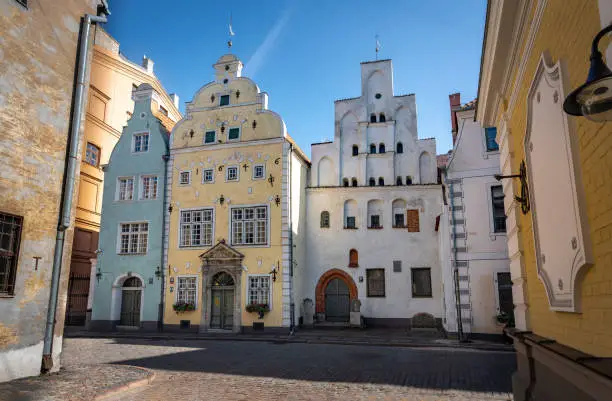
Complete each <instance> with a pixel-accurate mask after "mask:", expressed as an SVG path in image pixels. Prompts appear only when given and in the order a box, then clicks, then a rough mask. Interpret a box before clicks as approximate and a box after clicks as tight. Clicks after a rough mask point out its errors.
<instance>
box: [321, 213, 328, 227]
mask: <svg viewBox="0 0 612 401" xmlns="http://www.w3.org/2000/svg"><path fill="white" fill-rule="evenodd" d="M321 228H329V212H328V211H327V210H324V211H322V212H321Z"/></svg>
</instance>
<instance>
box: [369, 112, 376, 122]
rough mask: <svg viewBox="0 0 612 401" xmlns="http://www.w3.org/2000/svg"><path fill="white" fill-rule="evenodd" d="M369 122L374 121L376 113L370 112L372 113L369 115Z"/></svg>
mask: <svg viewBox="0 0 612 401" xmlns="http://www.w3.org/2000/svg"><path fill="white" fill-rule="evenodd" d="M370 122H371V123H375V122H376V114H374V113H372V114H371V115H370Z"/></svg>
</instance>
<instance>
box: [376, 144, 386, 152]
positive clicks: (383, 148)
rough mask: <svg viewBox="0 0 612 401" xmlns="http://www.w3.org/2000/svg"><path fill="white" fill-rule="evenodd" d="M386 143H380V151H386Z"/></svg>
mask: <svg viewBox="0 0 612 401" xmlns="http://www.w3.org/2000/svg"><path fill="white" fill-rule="evenodd" d="M385 152H386V150H385V144H384V143H381V144H380V145H378V153H385Z"/></svg>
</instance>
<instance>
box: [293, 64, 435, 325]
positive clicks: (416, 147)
mask: <svg viewBox="0 0 612 401" xmlns="http://www.w3.org/2000/svg"><path fill="white" fill-rule="evenodd" d="M361 83H362V85H361V96H360V97H357V98H352V99H344V100H338V101H336V102H335V135H334V140H333V142H327V143H320V144H314V145H313V146H312V167H311V170H310V182H309V184H310V185H309V187H308V188H307V189H306V247H307V250H308V252H307V254H306V267H305V269H304V270H303V271H302V272H301V274H302V290H301V296H302V299H300V300H296V301H297V302H299V303H302V302H303V300H304V299H307V298H309V299H311V300H313V301H314V302H315V306H316V315H317V318H318V320H319V321H323V320H329V317H330V316H329V315H330V314H329V311H327V312H328V313H326V308H328V306H326V302H328V299H327V298H326V295H325V294H326V292H325V291H326V286H327V285H329V280H330V279H333V278H340V279H341V280H342V281H343V282H346V284H347V285H348V287H349V290H350V299H351V300H353V299H358V300H359V301H361V314H362V317H364V318H365V321H366V323H368V324H377V325H386V326H390V325H394V326H398V325H399V326H403V325H406V326H407V325H410V323H411V319H412V318H413V317H414V315H416V314H419V313H426V314H428V315H427V316H426V320H427V319H429V320H428V321H431V322H433V321H434V319H432V317H433V318H435V319H439V320H441V319H442V317H443V301H442V286H441V280H442V277H441V272H440V263H439V250H438V239H437V234H436V232H435V228H436V217H437V216H439V215H440V213H441V212H442V191H441V186H440V185H438V184H437V166H436V144H435V140H434V139H418V136H417V124H416V121H417V120H416V104H415V97H414V95H406V96H394V95H393V68H392V64H391V60H381V61H375V62H367V63H362V64H361ZM372 184H373V186H372ZM407 184H408V185H407ZM323 212H328V213H329V226H328V227H326V224H325V223H324V222H322V220H324V218H323V219H322V213H323ZM396 214H397V215H400V216H403V217H400V218H401V219H402V220H403V224H395V223H396V222H397V220H396V218H397V217H396V216H395V215H396ZM372 216H378V217H377V218H376V220H377V221H376V220H375V221H373V220H372ZM415 216H417V217H416V219H417V225H418V227H417V228H418V231H414V228H415V227H414V226H412V230H411V231H409V227H408V226H409V225H410V224H409V222H410V221H412V222H414V219H415ZM348 218H354V219H348ZM411 219H412V220H411ZM349 220H350V221H349ZM353 221H354V228H352V227H351V226H352V225H353ZM322 225H323V227H322ZM397 225H399V226H397ZM347 226H348V227H347ZM351 250H355V251H357V254H358V262H357V263H353V265H354V266H351V267H349V264H350V262H351V261H350V260H349V254H350V252H351ZM415 268H428V269H430V270H429V273H430V277H431V278H430V282H431V294H427V295H425V296H423V295H421V296H413V291H412V288H413V283H412V269H415ZM298 269H299V267H298ZM368 269H384V295H382V296H381V293H380V284H378V285H379V287H378V292H377V296H369V295H371V294H368V274H374V273H373V272H370V273H368ZM377 274H380V271H379V272H378V273H377ZM420 274H425V275H426V273H424V272H422V271H421V272H420ZM378 277H380V276H378ZM420 277H423V276H422V275H421V276H420ZM379 283H380V281H379ZM373 292H374V291H373ZM420 292H421V291H417V293H420ZM345 301H346V302H348V297H347V298H346V300H343V301H342V302H345ZM344 306H345V304H343V306H342V307H344ZM439 320H438V321H439Z"/></svg>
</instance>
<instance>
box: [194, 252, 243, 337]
mask: <svg viewBox="0 0 612 401" xmlns="http://www.w3.org/2000/svg"><path fill="white" fill-rule="evenodd" d="M243 259H244V255H243V254H241V253H240V252H238V251H236V250H235V249H233V248H232V247H230V246H228V245H227V244H226V243H225V240H221V241H219V242H218V243H217V244H216V245H215V246H213V247H212V248H210V249H209V250H208V251H206V252H204V253H203V254H201V255H200V260H201V261H202V319H201V320H200V330H199V331H200V333H205V332H207V331H209V330H210V328H211V327H210V323H211V316H212V287H213V277H215V275H216V274H218V273H227V274H229V275H230V276H231V277H232V278H233V279H234V306H233V325H232V331H233V332H234V333H238V332H240V330H241V325H242V308H241V305H242V302H241V297H240V293H241V288H242V286H241V284H242V260H243Z"/></svg>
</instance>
